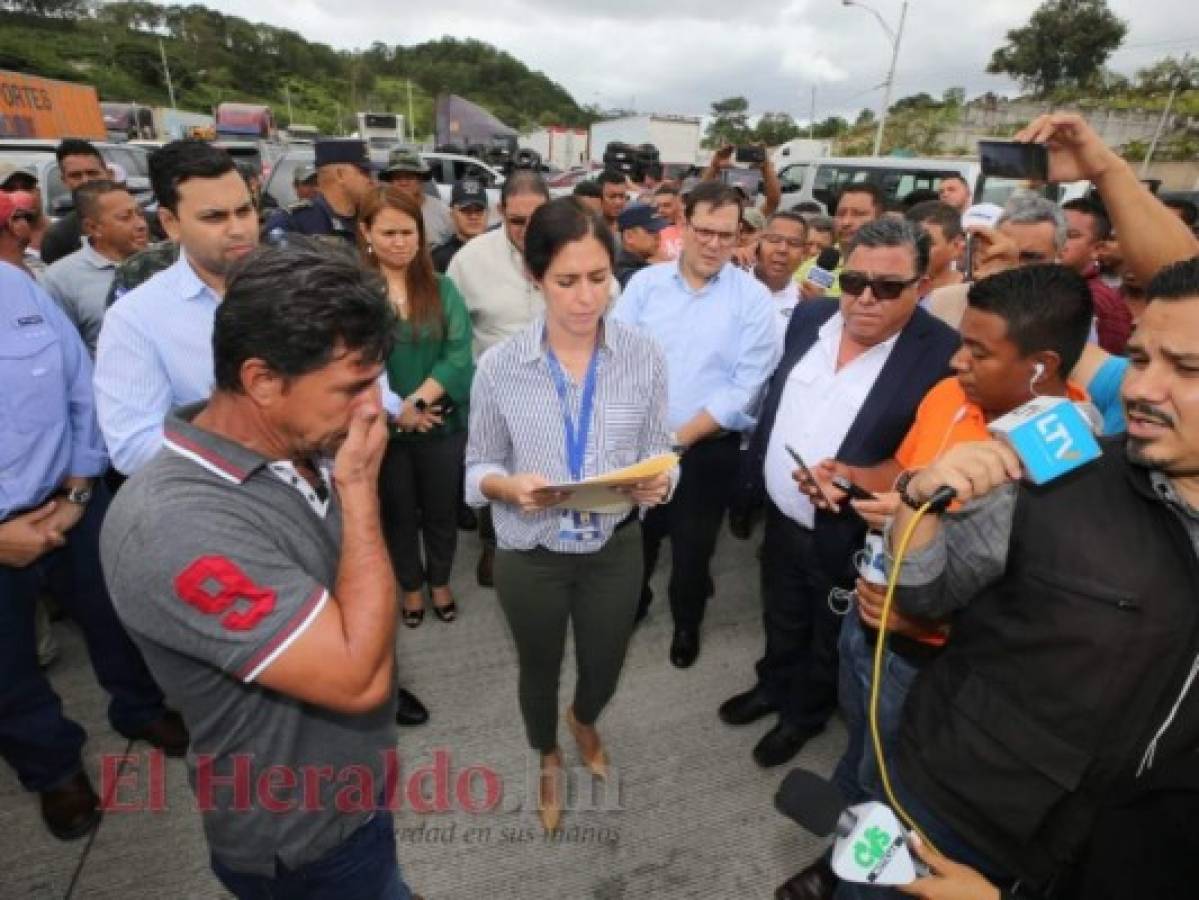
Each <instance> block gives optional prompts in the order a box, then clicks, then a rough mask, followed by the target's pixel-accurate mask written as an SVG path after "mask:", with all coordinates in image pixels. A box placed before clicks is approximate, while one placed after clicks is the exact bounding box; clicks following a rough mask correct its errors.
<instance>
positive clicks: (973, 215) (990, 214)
mask: <svg viewBox="0 0 1199 900" xmlns="http://www.w3.org/2000/svg"><path fill="white" fill-rule="evenodd" d="M1002 215H1003V207H1002V206H1000V205H999V204H997V203H975V204H974V205H973V206H971V207H970V208H969V209H968V210H966V211H965V212H964V213H962V228H977V227H981V228H994V227H995V223H996V222H998V221H999V217H1000V216H1002Z"/></svg>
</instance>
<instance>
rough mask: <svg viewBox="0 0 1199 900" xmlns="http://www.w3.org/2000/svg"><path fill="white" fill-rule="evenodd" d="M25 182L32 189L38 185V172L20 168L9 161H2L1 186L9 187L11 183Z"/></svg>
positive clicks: (26, 167)
mask: <svg viewBox="0 0 1199 900" xmlns="http://www.w3.org/2000/svg"><path fill="white" fill-rule="evenodd" d="M17 180H23V181H26V182H28V183H29V186H30V187H32V186H34V185H36V184H37V172H35V171H34V170H33V169H31V168H29V167H28V166H18V165H16V164H15V163H11V162H8V161H7V160H0V186H3V187H6V188H7V187H9V186H10V184H9V182H12V181H17Z"/></svg>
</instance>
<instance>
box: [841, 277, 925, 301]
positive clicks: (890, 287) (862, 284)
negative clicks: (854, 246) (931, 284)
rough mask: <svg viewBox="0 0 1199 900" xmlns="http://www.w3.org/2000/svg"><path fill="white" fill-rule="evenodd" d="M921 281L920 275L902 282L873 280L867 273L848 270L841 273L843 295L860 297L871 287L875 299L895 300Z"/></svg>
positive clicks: (896, 280)
mask: <svg viewBox="0 0 1199 900" xmlns="http://www.w3.org/2000/svg"><path fill="white" fill-rule="evenodd" d="M919 280H920V276H919V275H913V276H912V277H911V278H909V279H908V280H907V281H900V280H899V279H897V278H871V277H870V276H869V275H868V274H867V273H866V272H855V271H852V270H846V271H844V272H842V273H841V293H843V294H849V296H851V297H858V296H861V294H862V291H864V290H866V288H867V287H869V288H870V293H871V294H873V295H874V299H876V300H894V299H895V298H896V297H898V296H899V295H900V294H902V293H903V292H904V290H906V289H907V288H909V287H911V286H912V285H913V284H915V283H916V282H917V281H919Z"/></svg>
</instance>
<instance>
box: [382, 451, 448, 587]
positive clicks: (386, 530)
mask: <svg viewBox="0 0 1199 900" xmlns="http://www.w3.org/2000/svg"><path fill="white" fill-rule="evenodd" d="M465 442H466V432H464V431H460V432H457V433H456V434H446V435H427V436H425V437H423V438H421V439H420V440H413V441H408V440H394V439H393V440H392V441H390V442H389V443H388V445H387V453H386V454H385V455H384V457H383V466H382V469H381V470H380V472H379V505H380V508H381V512H382V514H383V535H384V537H385V538H386V540H387V549H388V552H389V553H390V554H391V564H392V566H393V567H394V568H395V573H396V579H397V580H398V581H399V582H400V587H401V588H403V589H404V590H405V591H419V590H420V589H421V586H422V585H423V584H424V583H425V582H426V581H428V583H429V585H430V586H431V587H444V586H445V585H447V584H449V581H450V569H451V568H452V567H453V565H454V551H455V550H456V549H457V547H458V479H459V477H460V473H461V465H462V462H461V460H462V448H463V445H464V444H465ZM422 539H423V543H424V550H425V561H424V565H422V564H421V543H422Z"/></svg>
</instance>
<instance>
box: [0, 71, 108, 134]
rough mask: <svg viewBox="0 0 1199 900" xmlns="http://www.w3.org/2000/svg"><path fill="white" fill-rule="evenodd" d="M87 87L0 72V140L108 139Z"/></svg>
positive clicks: (97, 102)
mask: <svg viewBox="0 0 1199 900" xmlns="http://www.w3.org/2000/svg"><path fill="white" fill-rule="evenodd" d="M107 136H108V135H107V132H106V130H105V128H104V116H103V114H102V113H101V112H100V98H99V95H97V94H96V89H95V88H94V87H92V86H91V85H90V84H73V83H72V82H69V81H57V80H56V79H53V78H40V77H38V76H36V75H23V74H21V73H19V72H4V71H0V138H53V139H58V138H64V137H80V138H91V139H93V140H100V141H102V140H104V139H105V138H106V137H107Z"/></svg>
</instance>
